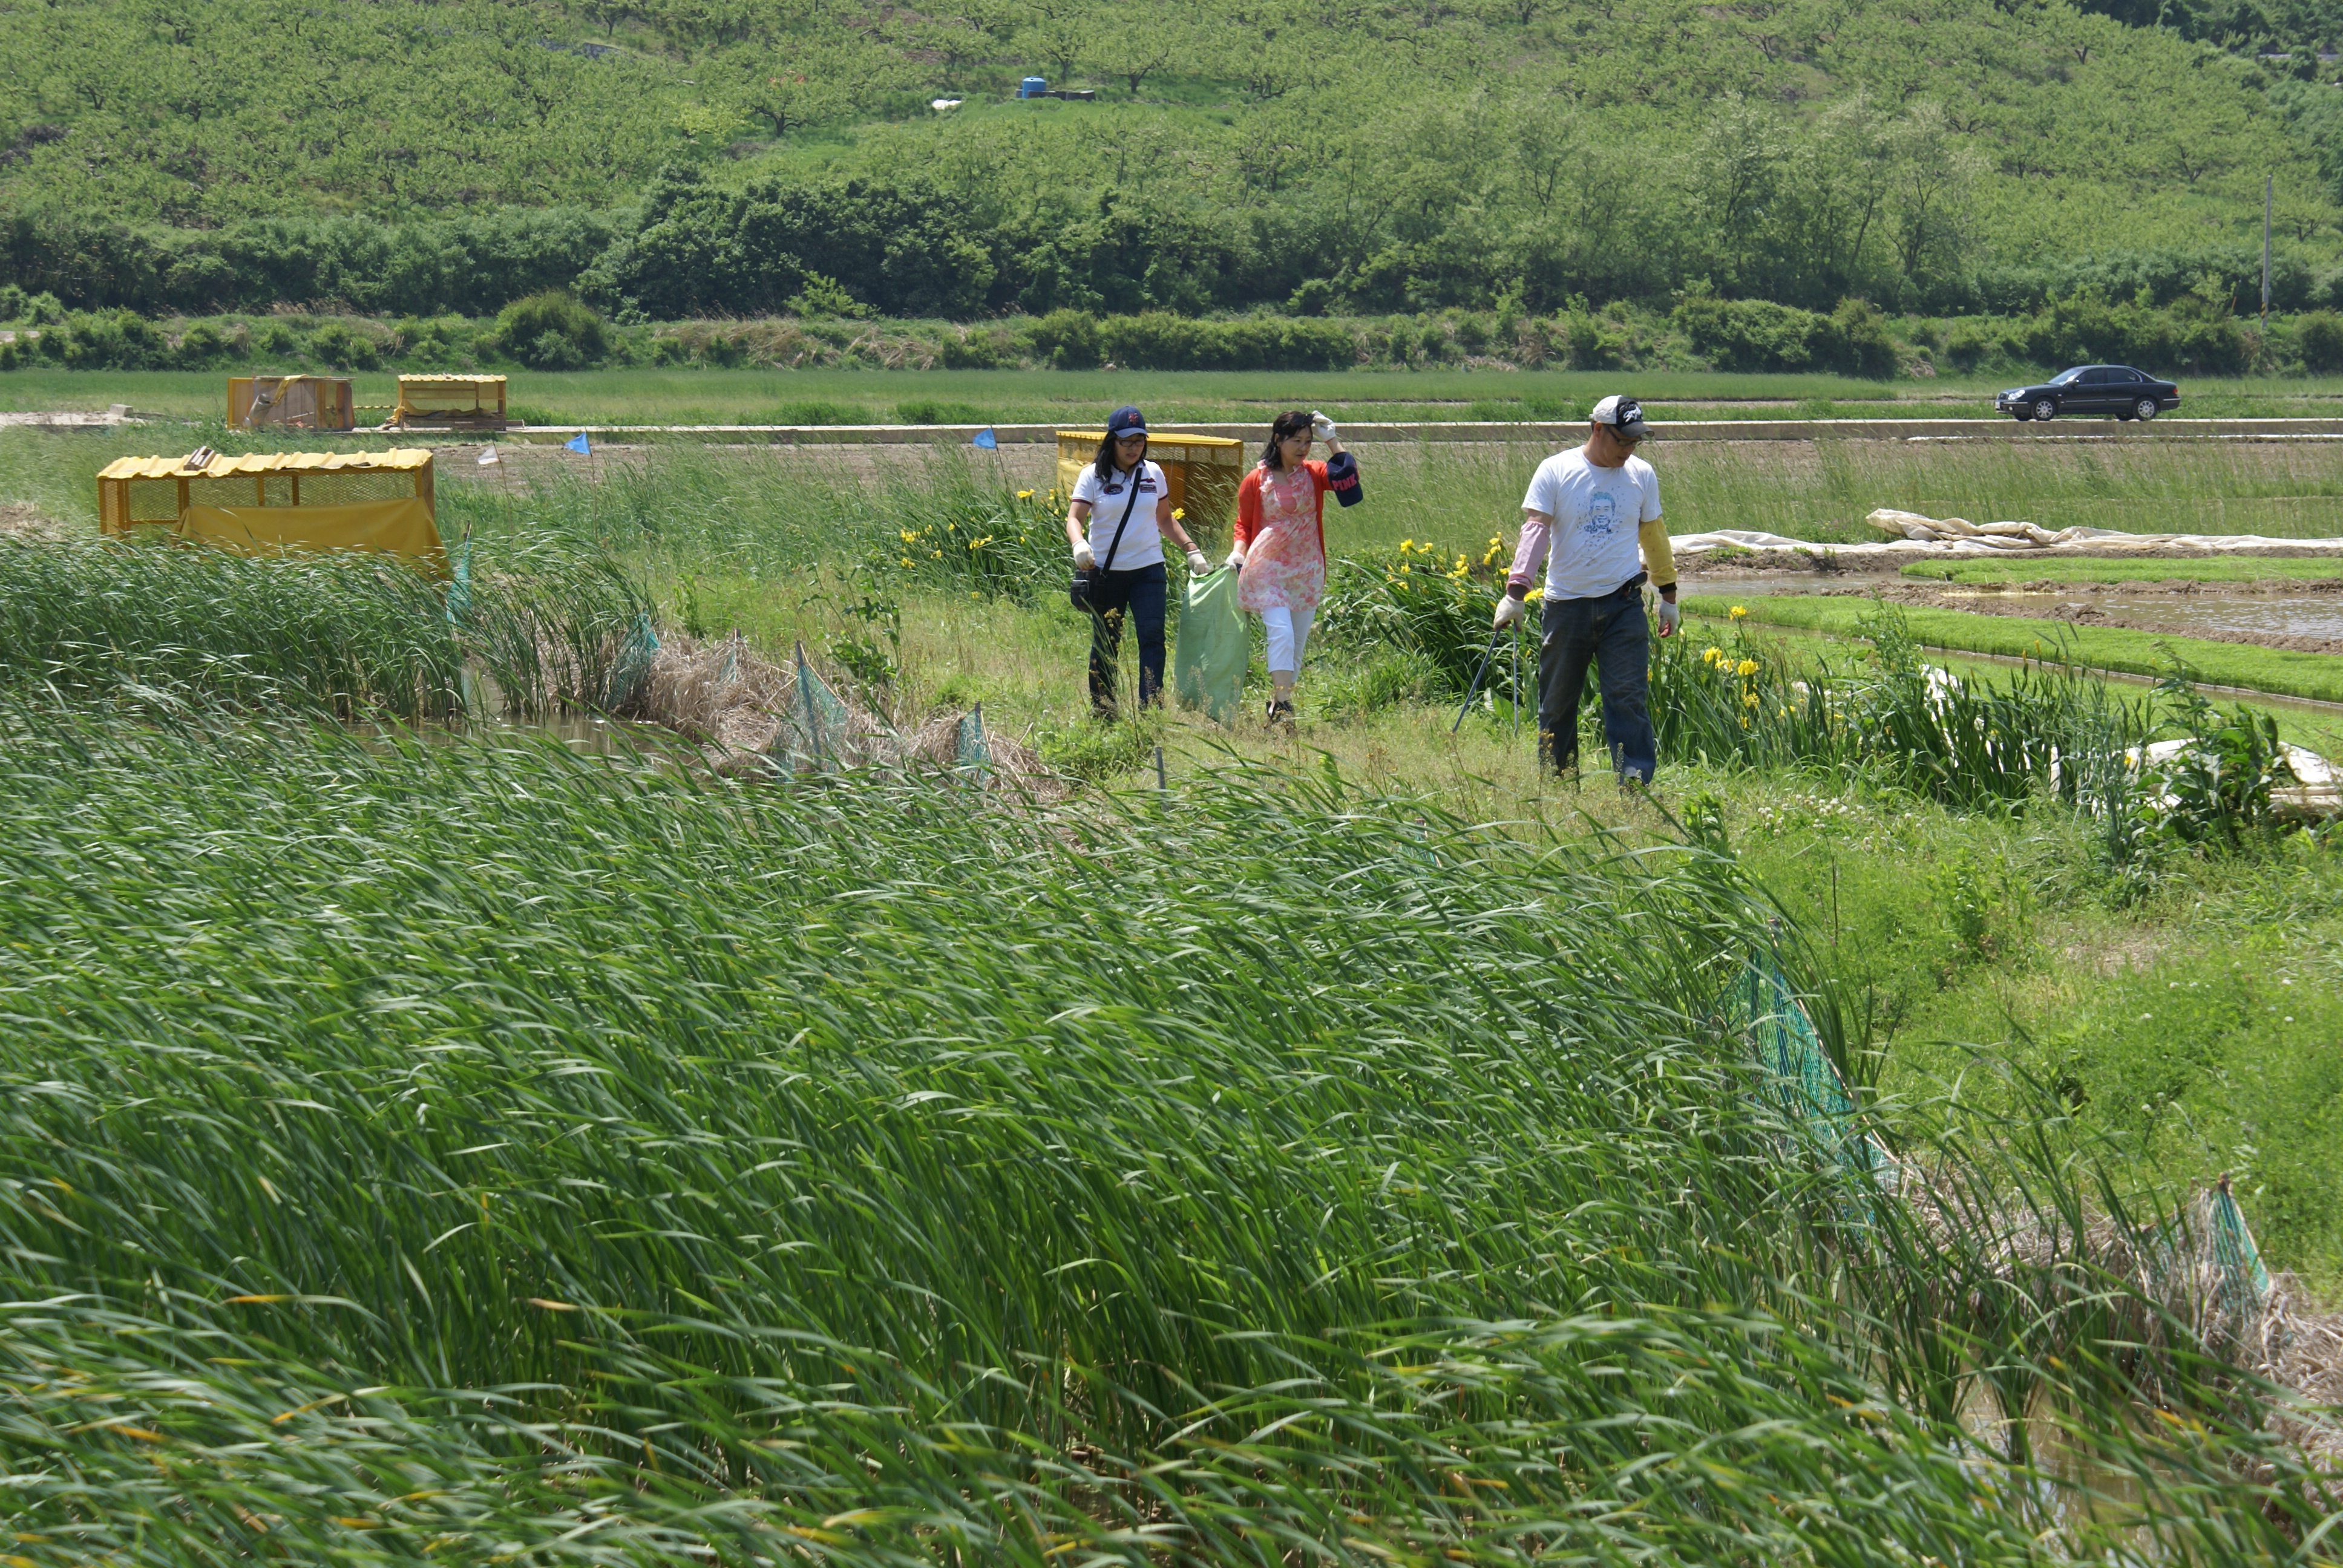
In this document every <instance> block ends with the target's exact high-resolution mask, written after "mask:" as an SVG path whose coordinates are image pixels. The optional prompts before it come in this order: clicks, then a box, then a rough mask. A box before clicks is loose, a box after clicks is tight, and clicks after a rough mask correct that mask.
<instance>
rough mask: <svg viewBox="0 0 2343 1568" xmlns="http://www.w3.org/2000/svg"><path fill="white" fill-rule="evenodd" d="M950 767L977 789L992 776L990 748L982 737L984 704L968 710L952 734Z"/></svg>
mask: <svg viewBox="0 0 2343 1568" xmlns="http://www.w3.org/2000/svg"><path fill="white" fill-rule="evenodd" d="M952 767H953V769H955V770H956V771H958V772H959V774H960V776H961V777H962V778H964V779H970V780H971V781H973V782H974V783H975V784H976V786H977V787H978V788H979V789H982V788H983V787H984V785H985V783H986V782H987V781H988V780H990V778H991V777H992V748H991V747H990V745H988V744H987V743H986V741H985V739H984V704H982V703H981V702H980V703H978V704H977V705H976V706H975V707H974V708H971V709H969V710H968V712H967V714H966V715H964V716H963V717H962V718H961V719H960V725H959V727H958V729H956V730H955V732H954V733H953V736H952Z"/></svg>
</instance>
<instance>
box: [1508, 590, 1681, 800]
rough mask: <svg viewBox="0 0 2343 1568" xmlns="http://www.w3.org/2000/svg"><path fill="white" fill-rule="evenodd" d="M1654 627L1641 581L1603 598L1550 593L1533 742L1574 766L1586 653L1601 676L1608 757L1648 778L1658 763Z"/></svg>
mask: <svg viewBox="0 0 2343 1568" xmlns="http://www.w3.org/2000/svg"><path fill="white" fill-rule="evenodd" d="M1651 648H1652V631H1651V627H1650V625H1649V623H1648V622H1646V621H1645V620H1644V591H1643V588H1642V586H1641V585H1640V584H1635V585H1631V586H1629V587H1627V588H1621V589H1620V590H1619V591H1618V592H1616V593H1613V594H1605V595H1604V597H1603V598H1565V599H1551V598H1550V599H1547V600H1546V601H1545V602H1544V611H1543V614H1542V616H1541V622H1540V626H1539V636H1538V750H1539V751H1540V753H1541V754H1543V755H1544V756H1547V757H1551V758H1552V759H1554V767H1555V768H1556V769H1561V770H1563V771H1564V772H1567V771H1569V770H1570V769H1573V768H1575V767H1577V766H1578V699H1579V697H1580V695H1581V694H1582V693H1584V691H1585V689H1586V666H1587V664H1588V663H1589V662H1590V661H1591V662H1593V663H1594V666H1595V668H1596V671H1597V673H1598V675H1599V677H1600V679H1601V681H1602V689H1603V736H1604V739H1605V740H1606V741H1608V742H1609V743H1610V747H1611V754H1612V760H1613V765H1614V767H1615V768H1616V769H1618V772H1619V775H1620V777H1621V778H1622V779H1624V778H1625V777H1626V776H1627V775H1628V774H1630V773H1632V774H1634V776H1635V777H1636V778H1638V779H1642V780H1643V781H1644V783H1646V784H1648V783H1650V782H1651V781H1652V775H1653V774H1654V772H1656V771H1658V769H1659V757H1658V751H1659V746H1658V743H1657V742H1656V741H1655V740H1654V739H1653V737H1652V713H1651V708H1650V705H1649V701H1648V699H1649V697H1650V692H1651V673H1650V670H1649V668H1648V664H1649V660H1650V658H1651Z"/></svg>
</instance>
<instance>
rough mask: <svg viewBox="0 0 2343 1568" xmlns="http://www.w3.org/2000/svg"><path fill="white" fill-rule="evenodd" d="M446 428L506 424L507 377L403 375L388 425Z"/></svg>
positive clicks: (475, 427)
mask: <svg viewBox="0 0 2343 1568" xmlns="http://www.w3.org/2000/svg"><path fill="white" fill-rule="evenodd" d="M417 425H420V426H427V427H430V428H433V429H444V430H501V429H503V428H504V427H505V378H504V377H501V376H402V377H399V378H398V406H397V407H396V408H394V409H392V410H391V415H390V424H389V426H388V427H387V428H393V429H400V430H404V429H407V428H408V427H412V426H417Z"/></svg>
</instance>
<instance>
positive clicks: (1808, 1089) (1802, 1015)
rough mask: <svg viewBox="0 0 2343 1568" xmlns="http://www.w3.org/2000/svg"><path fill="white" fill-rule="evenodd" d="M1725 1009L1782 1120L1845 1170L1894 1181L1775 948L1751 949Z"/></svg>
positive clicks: (1827, 1158) (1870, 1177)
mask: <svg viewBox="0 0 2343 1568" xmlns="http://www.w3.org/2000/svg"><path fill="white" fill-rule="evenodd" d="M1725 1018H1726V1020H1727V1023H1728V1025H1729V1027H1731V1028H1732V1029H1733V1030H1734V1031H1735V1033H1737V1034H1739V1035H1740V1036H1741V1037H1742V1038H1743V1039H1744V1040H1747V1041H1748V1043H1749V1048H1750V1051H1751V1054H1752V1056H1753V1058H1754V1059H1755V1066H1756V1068H1757V1071H1758V1077H1759V1081H1760V1084H1761V1086H1762V1087H1761V1090H1760V1092H1761V1093H1763V1094H1764V1095H1765V1098H1766V1100H1767V1101H1769V1102H1770V1103H1771V1104H1772V1106H1773V1108H1774V1109H1775V1111H1777V1112H1779V1113H1780V1115H1781V1117H1782V1119H1783V1120H1784V1121H1785V1122H1787V1123H1788V1124H1789V1125H1790V1126H1792V1127H1794V1128H1796V1129H1798V1130H1799V1131H1800V1132H1801V1134H1802V1135H1803V1137H1804V1138H1805V1141H1807V1142H1808V1143H1809V1144H1810V1145H1811V1146H1812V1147H1813V1148H1814V1149H1815V1151H1818V1152H1819V1153H1820V1154H1821V1155H1822V1156H1823V1157H1824V1158H1825V1160H1826V1161H1828V1162H1829V1163H1831V1164H1832V1165H1834V1166H1835V1167H1836V1168H1837V1169H1838V1170H1840V1171H1843V1172H1844V1173H1845V1174H1846V1175H1848V1176H1855V1177H1861V1178H1864V1179H1865V1181H1871V1182H1877V1183H1882V1184H1885V1182H1887V1181H1891V1180H1892V1171H1891V1169H1890V1162H1889V1161H1888V1160H1887V1157H1886V1155H1885V1152H1884V1151H1882V1150H1881V1149H1880V1147H1879V1145H1878V1144H1877V1143H1876V1142H1875V1141H1873V1139H1872V1137H1871V1135H1870V1134H1869V1133H1868V1132H1866V1131H1865V1130H1864V1128H1863V1124H1862V1118H1861V1115H1860V1114H1859V1112H1858V1111H1857V1109H1856V1106H1855V1096H1853V1095H1852V1094H1850V1093H1848V1092H1847V1088H1846V1082H1845V1080H1844V1079H1842V1078H1840V1077H1839V1073H1838V1069H1837V1067H1836V1066H1835V1064H1833V1062H1832V1061H1831V1059H1830V1053H1829V1052H1828V1051H1826V1050H1824V1049H1823V1041H1822V1036H1821V1035H1820V1034H1819V1033H1818V1032H1816V1030H1815V1024H1814V1020H1813V1019H1812V1018H1811V1017H1809V1016H1808V1014H1807V1012H1806V1008H1805V1003H1804V1002H1802V1001H1800V1000H1798V993H1797V992H1796V991H1795V990H1793V989H1792V988H1791V986H1790V982H1789V979H1788V977H1786V976H1785V975H1784V974H1783V972H1782V966H1781V963H1780V961H1779V960H1777V959H1776V958H1775V956H1774V955H1773V954H1772V953H1770V952H1764V951H1760V952H1755V953H1752V954H1751V955H1750V956H1749V958H1748V960H1747V961H1746V962H1745V963H1744V964H1743V965H1742V966H1741V972H1740V973H1739V974H1738V975H1737V976H1735V979H1734V982H1733V984H1732V986H1731V988H1730V989H1729V990H1727V991H1726V992H1725Z"/></svg>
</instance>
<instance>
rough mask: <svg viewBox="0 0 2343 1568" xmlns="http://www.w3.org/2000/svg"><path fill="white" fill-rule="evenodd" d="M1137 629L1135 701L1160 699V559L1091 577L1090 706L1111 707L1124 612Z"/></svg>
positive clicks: (1098, 709) (1108, 709)
mask: <svg viewBox="0 0 2343 1568" xmlns="http://www.w3.org/2000/svg"><path fill="white" fill-rule="evenodd" d="M1126 615H1127V616H1128V618H1129V619H1130V620H1131V622H1132V624H1133V625H1135V626H1136V627H1138V628H1139V700H1140V702H1141V704H1142V705H1144V704H1147V703H1151V702H1161V701H1162V700H1163V563H1162V562H1161V561H1156V562H1154V563H1153V564H1151V565H1149V566H1143V567H1140V568H1136V569H1134V570H1131V571H1127V572H1100V573H1098V574H1096V575H1095V576H1094V577H1092V578H1091V710H1092V711H1093V712H1097V713H1111V712H1113V711H1114V688H1115V670H1116V666H1117V663H1118V659H1117V656H1118V655H1119V654H1120V653H1121V648H1122V623H1123V620H1124V618H1125V617H1126Z"/></svg>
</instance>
